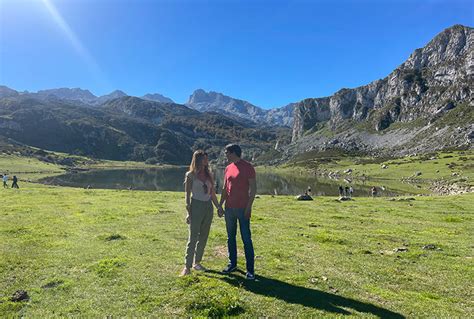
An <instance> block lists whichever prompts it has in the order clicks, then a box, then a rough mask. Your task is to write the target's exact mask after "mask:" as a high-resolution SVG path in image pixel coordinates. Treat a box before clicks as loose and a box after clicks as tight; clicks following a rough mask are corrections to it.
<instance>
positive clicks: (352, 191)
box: [349, 185, 354, 198]
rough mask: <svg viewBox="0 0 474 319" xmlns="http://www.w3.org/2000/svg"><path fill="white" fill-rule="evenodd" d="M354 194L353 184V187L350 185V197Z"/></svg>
mask: <svg viewBox="0 0 474 319" xmlns="http://www.w3.org/2000/svg"><path fill="white" fill-rule="evenodd" d="M353 194H354V189H353V188H352V185H351V187H349V197H350V198H352V195H353Z"/></svg>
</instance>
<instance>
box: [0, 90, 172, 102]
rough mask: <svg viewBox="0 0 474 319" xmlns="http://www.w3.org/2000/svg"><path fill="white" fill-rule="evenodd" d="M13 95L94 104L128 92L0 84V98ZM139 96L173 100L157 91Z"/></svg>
mask: <svg viewBox="0 0 474 319" xmlns="http://www.w3.org/2000/svg"><path fill="white" fill-rule="evenodd" d="M13 96H23V97H30V98H36V99H39V100H64V101H70V102H77V103H82V104H85V105H90V106H96V105H100V104H102V103H105V102H107V101H109V100H113V99H116V98H120V97H124V96H128V94H126V93H125V92H123V91H121V90H115V91H113V92H110V93H109V94H106V95H102V96H95V95H94V94H92V93H91V92H90V91H89V90H84V89H80V88H59V89H48V90H40V91H38V92H28V91H24V92H18V91H15V90H13V89H10V88H8V87H6V86H4V85H0V98H2V97H13ZM141 98H142V99H144V100H148V101H155V102H164V103H174V102H173V100H171V99H170V98H168V97H166V96H163V95H161V94H159V93H148V94H145V95H143V96H142V97H141Z"/></svg>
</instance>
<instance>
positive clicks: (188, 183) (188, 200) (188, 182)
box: [184, 174, 193, 224]
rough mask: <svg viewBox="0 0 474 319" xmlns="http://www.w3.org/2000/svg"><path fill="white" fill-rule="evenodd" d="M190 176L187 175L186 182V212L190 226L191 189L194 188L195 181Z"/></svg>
mask: <svg viewBox="0 0 474 319" xmlns="http://www.w3.org/2000/svg"><path fill="white" fill-rule="evenodd" d="M189 175H190V174H186V179H185V180H184V199H185V201H186V211H187V212H188V216H187V217H186V222H187V223H188V224H189V219H190V217H191V189H192V188H193V180H192V178H191V176H189Z"/></svg>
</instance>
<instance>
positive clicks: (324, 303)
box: [207, 270, 405, 318]
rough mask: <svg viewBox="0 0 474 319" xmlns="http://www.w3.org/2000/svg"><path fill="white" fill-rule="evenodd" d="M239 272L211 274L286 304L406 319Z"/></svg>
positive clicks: (343, 313)
mask: <svg viewBox="0 0 474 319" xmlns="http://www.w3.org/2000/svg"><path fill="white" fill-rule="evenodd" d="M238 272H240V274H241V275H242V274H244V273H243V272H242V271H240V270H238ZM207 274H219V275H222V273H220V272H217V271H214V270H208V271H207ZM241 275H237V274H235V273H234V274H229V275H226V276H225V277H222V276H219V277H215V276H212V277H213V278H217V279H220V280H223V281H225V282H227V283H228V284H230V285H232V286H236V287H243V288H244V289H245V290H247V291H250V292H253V293H255V294H259V295H262V296H267V297H273V298H276V299H279V300H282V301H285V302H288V303H292V304H299V305H302V306H305V307H309V308H314V309H319V310H323V311H327V312H332V313H337V314H341V315H350V314H352V313H351V312H349V311H348V310H346V309H353V310H355V311H358V312H361V313H367V314H372V315H375V316H378V317H380V318H405V317H404V316H403V315H401V314H399V313H396V312H393V311H390V310H387V309H384V308H381V307H378V306H375V305H372V304H370V303H365V302H361V301H357V300H354V299H350V298H345V297H342V296H338V295H335V294H331V293H327V292H324V291H320V290H316V289H310V288H305V287H300V286H295V285H292V284H289V283H286V282H283V281H280V280H277V279H272V278H266V277H262V276H257V279H256V280H255V281H252V280H246V279H245V278H243V277H242V276H241Z"/></svg>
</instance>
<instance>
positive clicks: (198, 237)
mask: <svg viewBox="0 0 474 319" xmlns="http://www.w3.org/2000/svg"><path fill="white" fill-rule="evenodd" d="M212 210H213V209H212V203H211V201H210V200H209V201H207V202H203V201H200V200H196V199H192V200H191V223H190V224H189V238H188V244H187V246H186V257H185V261H186V267H187V268H191V267H192V266H193V261H194V263H195V264H197V263H200V262H201V260H202V256H203V254H204V248H205V247H206V243H207V238H208V237H209V230H210V229H211V223H212V216H213V212H212Z"/></svg>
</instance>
